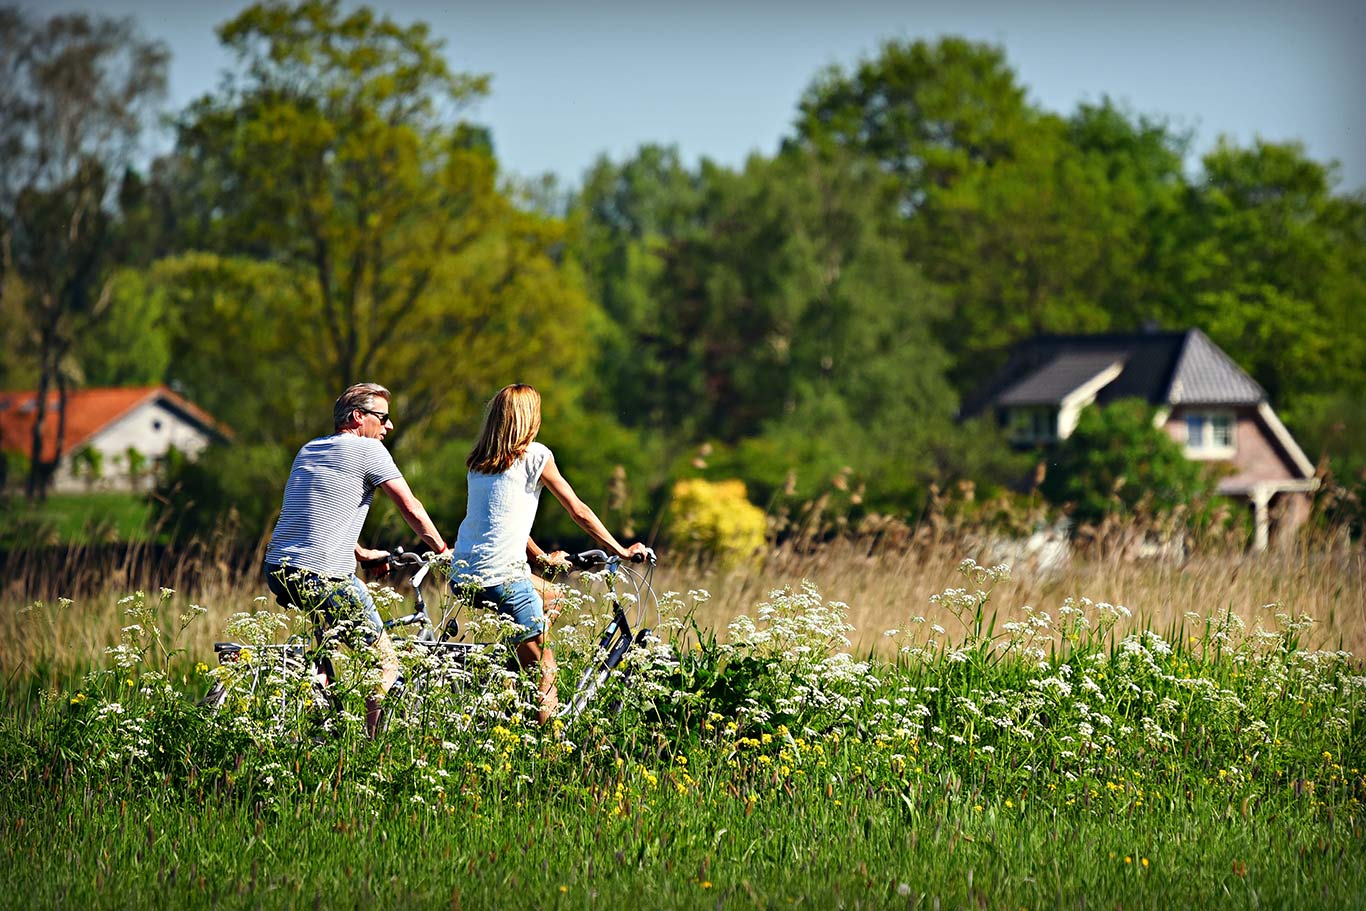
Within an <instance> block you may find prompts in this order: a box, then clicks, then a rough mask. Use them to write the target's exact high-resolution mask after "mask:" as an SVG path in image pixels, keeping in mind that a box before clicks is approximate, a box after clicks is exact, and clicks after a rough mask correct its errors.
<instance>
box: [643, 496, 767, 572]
mask: <svg viewBox="0 0 1366 911" xmlns="http://www.w3.org/2000/svg"><path fill="white" fill-rule="evenodd" d="M766 532H767V520H766V519H765V518H764V512H763V510H761V509H760V508H759V507H757V506H755V505H754V504H753V503H751V502H750V501H749V498H748V497H747V496H746V495H745V485H744V483H743V482H742V481H736V480H729V481H707V480H704V479H702V478H692V479H688V480H682V481H678V482H676V483H675V484H674V486H673V497H672V501H671V505H670V508H669V518H668V522H667V534H668V539H669V541H670V542H671V543H672V545H673V546H674V547H675V548H678V549H680V550H682V551H684V552H687V553H692V554H695V555H698V556H703V557H706V558H709V559H714V560H716V561H717V563H719V564H720V565H721V566H722V567H726V568H729V567H734V566H739V565H742V564H744V563H746V562H749V561H752V560H753V559H754V558H755V557H756V556H757V555H758V554H759V553H760V552H761V551H762V550H763V546H764V540H765V535H766Z"/></svg>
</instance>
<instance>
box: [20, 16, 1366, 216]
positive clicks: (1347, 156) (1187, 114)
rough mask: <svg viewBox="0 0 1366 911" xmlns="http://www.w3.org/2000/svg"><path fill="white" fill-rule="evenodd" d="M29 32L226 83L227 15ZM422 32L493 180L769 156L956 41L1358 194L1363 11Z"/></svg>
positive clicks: (486, 24) (1090, 97) (514, 23)
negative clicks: (872, 80)
mask: <svg viewBox="0 0 1366 911" xmlns="http://www.w3.org/2000/svg"><path fill="white" fill-rule="evenodd" d="M21 5H22V6H24V7H26V8H27V9H29V10H30V11H33V12H39V11H42V12H50V11H56V10H59V9H60V10H70V9H84V10H88V11H97V12H101V13H104V14H107V15H116V16H132V17H133V18H134V19H136V20H137V21H138V23H139V25H140V27H141V29H142V31H143V33H144V34H145V35H147V36H149V37H155V38H159V39H161V40H163V41H165V42H166V43H167V44H168V45H169V46H170V48H171V51H172V54H173V60H172V65H171V74H170V78H171V98H170V101H171V104H172V105H174V106H180V105H183V104H184V103H186V102H187V101H189V100H190V99H192V98H194V97H196V96H198V95H200V94H202V93H203V92H206V91H209V90H211V89H212V88H213V87H214V85H215V84H216V83H217V80H218V73H219V72H220V71H221V70H222V68H224V67H226V66H228V65H229V64H230V62H231V61H230V60H229V58H228V57H227V56H226V55H225V54H224V53H223V51H222V50H221V49H220V48H219V47H218V44H217V39H216V37H215V36H214V33H213V28H214V26H215V25H216V24H218V23H220V22H222V21H224V20H225V19H228V18H230V17H231V16H232V15H233V14H234V13H235V12H237V11H238V10H241V9H243V8H245V6H247V3H245V2H242V0H224V2H201V0H178V2H175V0H47V2H38V0H21ZM371 5H372V6H374V7H375V8H377V9H382V10H384V11H385V12H387V13H389V14H390V15H391V16H392V17H394V18H395V19H397V20H399V21H402V22H408V21H412V20H416V19H421V20H423V21H426V22H427V23H428V24H430V25H431V26H432V29H433V31H434V33H435V34H436V35H438V36H439V37H441V38H443V39H444V40H445V41H446V50H447V53H448V56H449V57H450V60H451V63H452V65H453V66H455V67H456V68H458V69H461V70H466V71H471V72H483V73H489V74H491V75H492V77H493V93H492V95H491V96H490V97H489V98H487V99H485V100H483V101H481V102H480V103H479V104H478V105H477V106H476V107H474V108H473V109H472V110H471V111H470V112H469V116H470V119H473V120H476V121H479V122H482V123H484V124H487V125H488V126H489V127H491V129H492V131H493V137H494V142H495V145H496V148H497V152H498V157H499V160H500V161H501V163H502V165H503V168H504V169H505V170H506V171H509V172H512V173H516V174H521V175H523V176H535V175H538V174H540V173H543V172H547V171H548V172H553V173H555V174H556V175H558V176H559V177H560V179H561V180H562V181H563V182H564V183H566V184H568V185H574V184H577V183H578V181H579V180H580V178H581V177H582V174H583V172H584V170H585V169H586V168H587V167H588V166H589V165H590V164H592V162H593V160H594V159H595V158H596V157H597V156H598V155H600V154H604V153H605V154H607V155H609V156H611V157H613V158H616V159H620V158H623V157H625V156H627V155H630V154H631V153H632V152H633V151H634V150H635V149H636V148H637V147H638V146H639V145H640V144H641V143H645V142H656V143H665V144H668V143H673V144H677V145H678V147H679V149H680V150H681V152H682V154H683V156H684V158H685V160H686V161H688V162H689V163H694V162H696V161H697V160H698V159H699V158H700V157H703V156H705V157H708V158H711V159H713V160H715V161H718V162H721V163H723V164H728V165H739V164H741V163H743V161H744V159H745V157H746V156H747V155H748V154H749V153H751V152H756V151H757V152H761V153H764V154H771V153H773V152H774V151H775V150H776V149H777V147H778V144H779V142H780V141H781V138H782V137H783V136H784V135H786V134H788V133H789V131H790V124H791V122H792V119H793V116H794V112H795V109H796V104H797V101H798V99H799V98H800V96H801V93H802V91H803V89H804V88H805V87H806V86H807V85H808V84H809V83H810V81H811V79H812V77H813V76H814V75H815V74H816V73H817V71H818V70H820V69H821V68H822V67H824V66H826V65H829V64H840V65H843V66H850V65H852V64H854V63H855V62H857V60H858V59H859V58H860V57H862V56H868V55H872V54H874V53H876V51H877V49H878V47H879V45H880V44H881V43H882V42H883V41H885V40H887V39H892V38H896V39H915V38H922V37H923V38H930V39H932V38H935V37H938V36H940V35H945V34H958V35H964V36H966V37H968V38H971V39H974V40H981V41H989V42H992V43H994V44H999V45H1001V46H1003V47H1004V48H1005V51H1006V55H1007V58H1008V60H1009V61H1010V64H1011V66H1012V68H1013V69H1014V70H1015V72H1016V74H1017V76H1018V78H1019V81H1020V83H1021V84H1022V85H1024V86H1025V87H1026V89H1027V90H1028V92H1029V95H1030V98H1031V100H1032V101H1034V102H1035V103H1037V104H1040V105H1042V106H1043V107H1045V108H1047V109H1050V110H1054V111H1058V112H1060V113H1067V112H1070V111H1071V110H1073V109H1074V108H1075V106H1076V104H1077V103H1078V102H1080V101H1097V100H1099V99H1100V98H1101V97H1102V96H1104V95H1109V96H1110V97H1112V98H1114V99H1115V100H1116V101H1118V102H1120V103H1122V104H1124V105H1126V106H1127V107H1128V108H1129V109H1130V110H1132V111H1134V112H1138V113H1143V114H1149V115H1160V116H1165V117H1168V118H1170V119H1171V121H1172V122H1173V123H1174V124H1175V125H1177V126H1179V127H1183V128H1187V129H1192V130H1194V132H1195V146H1194V150H1195V152H1197V153H1198V152H1201V151H1204V150H1206V149H1208V148H1209V147H1211V146H1212V145H1213V144H1214V142H1215V140H1216V139H1217V137H1218V136H1220V135H1221V134H1222V135H1228V136H1230V137H1231V138H1232V139H1234V140H1235V141H1237V142H1239V143H1241V144H1248V143H1250V142H1252V141H1253V139H1254V137H1257V136H1261V137H1263V138H1265V139H1269V140H1274V141H1284V140H1292V139H1293V140H1299V141H1302V142H1303V143H1304V144H1305V146H1306V148H1307V150H1308V152H1309V154H1310V155H1311V156H1312V157H1314V158H1315V159H1318V160H1320V161H1328V160H1330V159H1336V160H1338V161H1339V162H1340V163H1341V172H1340V174H1341V177H1342V181H1341V184H1340V189H1343V190H1356V189H1366V103H1363V88H1366V53H1363V50H1362V49H1363V46H1366V3H1360V2H1357V3H1353V2H1348V0H1302V2H1297V3H1294V4H1291V3H1285V2H1268V0H1236V2H1211V0H1189V2H1173V0H1150V2H1145V3H1132V2H1130V3H1113V2H1103V0H1092V2H1081V0H1056V2H1042V3H1028V2H1024V0H1014V2H1010V0H958V2H951V0H915V2H912V0H903V2H893V0H844V2H839V0H789V2H782V3H780V2H774V0H760V2H745V0H731V2H720V0H687V2H677V0H675V2H668V3H657V2H650V0H635V2H628V0H585V2H579V3H574V2H570V0H560V2H553V0H504V2H496V0H489V2H485V3H477V2H467V0H452V2H440V0H393V2H387V3H384V2H378V3H372V4H371Z"/></svg>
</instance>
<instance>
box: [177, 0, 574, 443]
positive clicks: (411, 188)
mask: <svg viewBox="0 0 1366 911" xmlns="http://www.w3.org/2000/svg"><path fill="white" fill-rule="evenodd" d="M219 35H220V37H221V38H222V40H223V42H224V44H225V45H226V46H227V47H228V48H229V50H231V51H232V52H233V53H234V54H235V55H236V56H237V59H238V61H239V68H238V70H237V71H236V72H235V73H233V74H230V75H229V76H228V77H227V79H226V80H225V82H224V85H223V87H222V88H221V89H220V90H219V91H218V92H217V93H216V94H214V95H210V96H206V97H204V98H202V99H200V100H199V101H197V102H195V103H194V104H193V105H192V106H191V107H190V108H189V110H187V111H186V112H185V114H184V115H183V116H182V117H181V119H180V123H179V145H178V154H179V156H180V157H181V158H182V159H183V164H182V165H181V166H180V168H179V170H180V172H181V174H182V176H184V175H190V176H192V177H193V176H194V175H198V178H199V179H201V180H202V182H201V183H199V184H197V185H196V188H195V189H196V191H197V192H199V193H202V194H205V195H207V196H208V197H209V198H211V199H212V204H210V205H199V204H197V205H196V206H195V207H194V208H195V209H197V210H198V211H201V212H207V213H210V214H209V215H208V216H207V217H211V218H212V219H214V221H215V223H214V224H213V225H212V226H211V227H209V228H207V229H202V230H199V232H198V233H199V234H200V236H203V237H205V238H208V239H210V240H212V241H213V242H215V243H216V244H217V245H218V246H217V249H216V251H215V252H217V253H228V254H235V255H237V256H243V257H248V258H252V259H257V260H269V261H270V262H272V263H274V264H276V265H278V266H279V267H280V268H281V269H282V270H283V274H284V275H285V276H286V281H287V283H288V285H289V288H290V296H292V298H293V300H294V302H295V303H296V305H297V306H294V307H293V308H292V309H291V310H290V311H289V313H288V314H287V316H286V318H285V321H286V322H287V323H288V324H289V327H290V331H291V332H292V334H293V345H292V348H293V351H294V352H295V355H296V357H297V358H298V359H299V360H300V361H301V362H302V363H303V364H304V365H305V367H306V369H307V371H308V373H307V375H308V378H309V380H310V381H311V383H312V385H313V388H314V390H315V392H314V393H313V395H312V396H311V398H314V399H317V398H321V397H322V396H324V395H328V394H330V395H335V392H336V390H337V389H340V388H343V387H344V386H346V385H348V384H350V383H352V382H355V381H356V380H357V379H359V378H368V377H382V378H383V379H384V381H385V382H386V384H389V385H391V386H393V388H394V389H395V390H396V392H397V393H398V396H399V399H398V404H399V406H400V408H399V410H398V411H397V412H396V414H402V415H403V417H404V418H405V423H404V424H403V425H401V426H400V428H399V433H400V434H402V433H404V432H409V431H411V430H412V429H413V428H414V427H415V426H421V425H425V426H427V427H428V429H430V430H436V431H440V430H442V429H444V428H446V427H449V426H451V425H452V424H453V423H455V422H457V421H465V420H468V419H470V417H471V416H472V415H473V414H474V413H476V412H477V407H478V403H480V402H482V401H483V400H484V399H486V398H487V397H488V395H489V393H490V386H491V385H492V384H493V383H494V382H501V381H505V379H504V378H505V377H507V376H508V375H511V374H521V375H523V376H526V377H527V378H528V379H532V378H534V377H543V378H550V377H557V376H558V377H560V378H565V377H571V378H572V377H573V376H575V374H576V370H577V368H576V366H575V365H576V364H578V363H581V362H582V360H583V357H584V355H583V346H582V345H581V344H579V343H578V342H579V340H580V339H581V338H582V337H583V334H584V329H583V328H582V327H583V324H584V322H585V321H586V319H587V314H588V313H589V311H590V310H591V307H590V305H589V304H588V302H587V300H586V298H585V297H584V296H583V294H582V293H581V291H580V290H578V288H577V287H576V285H575V283H574V282H573V280H572V276H569V275H566V273H564V272H563V271H562V270H561V269H560V267H559V264H558V262H557V259H556V253H557V250H558V249H559V247H560V245H561V244H562V243H563V234H564V228H563V225H561V224H560V223H558V222H555V221H553V220H550V219H546V218H543V217H540V216H538V215H535V214H533V213H529V212H526V211H522V210H521V209H519V208H518V207H517V206H515V205H514V204H513V202H512V201H511V200H510V199H509V198H508V197H507V196H505V195H504V194H502V193H501V192H499V190H498V187H497V166H496V162H495V161H494V159H493V157H492V153H491V149H490V148H489V142H488V137H487V134H486V132H485V131H483V130H480V129H477V128H474V127H471V126H469V125H468V124H464V123H460V122H458V121H455V120H454V119H453V115H454V114H455V113H456V112H457V111H458V110H459V109H460V108H461V107H462V106H463V105H465V104H467V103H468V102H470V101H472V100H473V99H475V98H477V97H479V96H481V95H482V94H484V93H485V92H486V90H487V78H486V77H483V76H471V75H465V74H461V73H456V72H453V71H451V70H450V69H449V67H448V66H447V64H446V62H445V60H444V58H443V57H442V55H441V44H440V42H438V41H436V40H434V39H433V38H432V37H431V36H430V34H429V32H428V29H427V27H426V26H425V25H422V24H416V25H412V26H407V27H404V26H400V25H398V24H395V23H394V22H393V21H391V20H390V19H388V18H387V17H383V18H382V17H378V16H376V14H375V13H373V12H372V11H370V10H369V9H365V8H361V9H357V10H356V11H354V12H351V13H346V14H343V13H342V12H341V11H340V7H339V3H338V2H336V0H305V2H302V3H299V4H298V5H296V6H288V5H285V4H282V3H262V4H258V5H256V6H253V7H251V8H249V9H248V10H246V11H245V12H243V13H242V14H241V15H239V16H238V17H237V18H235V19H233V20H232V21H230V22H228V23H226V24H225V25H223V26H222V27H220V29H219ZM457 364H458V365H459V369H455V370H453V369H452V365H457ZM532 381H534V379H532ZM494 388H496V386H494Z"/></svg>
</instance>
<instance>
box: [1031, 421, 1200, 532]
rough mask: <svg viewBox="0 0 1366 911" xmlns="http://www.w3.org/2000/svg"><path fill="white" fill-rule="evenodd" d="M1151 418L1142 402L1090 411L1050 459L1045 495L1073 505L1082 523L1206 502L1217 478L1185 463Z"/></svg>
mask: <svg viewBox="0 0 1366 911" xmlns="http://www.w3.org/2000/svg"><path fill="white" fill-rule="evenodd" d="M1153 417H1154V412H1153V409H1152V407H1151V406H1150V405H1148V403H1147V402H1144V401H1142V400H1140V399H1125V400H1122V401H1119V402H1115V403H1113V404H1111V405H1108V406H1106V407H1105V408H1097V407H1091V408H1087V409H1086V410H1084V411H1083V412H1082V413H1081V419H1080V420H1079V421H1078V422H1077V429H1076V430H1075V431H1073V432H1072V435H1071V436H1070V437H1068V438H1067V439H1066V440H1065V441H1063V442H1062V443H1061V444H1060V445H1059V446H1058V449H1057V451H1056V452H1055V453H1054V455H1053V457H1052V458H1051V459H1049V462H1048V470H1047V473H1046V475H1045V476H1044V480H1043V485H1042V490H1043V494H1044V496H1046V497H1048V499H1049V500H1051V501H1053V502H1054V503H1058V504H1062V503H1070V504H1071V505H1072V507H1073V515H1074V516H1075V518H1076V519H1077V521H1078V522H1096V521H1099V520H1100V519H1102V518H1104V517H1105V516H1106V515H1109V514H1112V513H1118V514H1121V515H1133V514H1135V513H1136V512H1139V511H1140V510H1142V511H1146V512H1147V513H1148V514H1151V515H1156V516H1166V515H1170V514H1171V513H1172V512H1173V511H1174V510H1176V509H1177V508H1178V507H1182V508H1186V507H1192V506H1202V505H1203V504H1205V503H1208V502H1209V500H1210V498H1211V497H1213V495H1214V489H1215V486H1216V483H1217V482H1216V478H1215V477H1214V474H1213V472H1211V471H1210V470H1209V468H1208V467H1207V466H1206V465H1204V464H1202V463H1200V462H1194V461H1191V460H1190V459H1188V458H1186V454H1185V453H1184V452H1183V451H1182V449H1181V446H1180V444H1178V443H1177V442H1176V441H1175V440H1173V439H1172V438H1171V437H1170V436H1169V435H1167V434H1166V433H1165V432H1164V431H1163V430H1162V429H1161V428H1159V427H1156V426H1155V425H1154V423H1153Z"/></svg>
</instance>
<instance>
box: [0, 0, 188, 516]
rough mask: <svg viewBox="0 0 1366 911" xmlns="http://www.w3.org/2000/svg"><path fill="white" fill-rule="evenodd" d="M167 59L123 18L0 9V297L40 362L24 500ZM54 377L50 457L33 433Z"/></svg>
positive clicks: (40, 485) (100, 277)
mask: <svg viewBox="0 0 1366 911" xmlns="http://www.w3.org/2000/svg"><path fill="white" fill-rule="evenodd" d="M166 61H167V52H166V49H165V48H164V47H163V46H162V45H161V44H159V43H157V42H147V41H143V40H142V39H140V38H139V37H138V36H137V34H136V32H135V30H134V28H133V26H132V24H131V23H130V22H128V21H116V20H111V19H104V18H99V17H90V16H86V15H83V14H75V15H62V16H55V17H53V18H51V19H49V20H47V21H46V22H34V21H31V20H29V19H28V18H26V17H25V16H24V15H23V14H22V13H21V12H19V11H18V10H15V9H12V8H8V7H7V8H3V9H0V272H2V273H3V275H0V293H5V292H6V291H13V290H15V289H17V288H22V291H23V293H24V295H25V304H26V306H25V308H24V309H25V317H26V319H27V322H28V327H29V331H30V333H31V336H32V350H33V356H34V359H35V360H36V362H37V370H36V373H37V392H38V396H37V410H36V412H35V416H34V417H35V419H34V425H33V435H32V442H31V453H32V455H31V459H30V472H29V481H28V493H29V496H30V497H35V496H40V495H42V494H43V493H45V491H46V488H47V481H48V479H49V477H50V475H51V473H52V471H53V469H54V468H55V466H56V464H57V463H58V462H59V461H60V459H61V446H62V440H63V436H64V434H63V432H62V431H63V429H64V423H65V416H66V397H67V392H68V390H69V388H70V386H71V384H72V383H73V382H75V381H76V380H77V379H78V378H79V365H78V364H76V363H75V362H74V360H73V358H72V353H73V345H74V342H75V339H76V337H77V335H78V334H79V333H80V332H81V331H82V330H83V329H84V328H85V327H87V326H88V325H90V324H91V323H93V322H94V321H96V320H97V319H98V318H99V316H100V314H101V313H102V312H103V310H104V308H105V306H106V305H107V303H108V294H109V286H108V284H107V279H106V271H107V263H108V256H107V254H108V249H107V245H106V238H107V236H108V233H109V223H110V214H109V210H108V204H109V195H110V179H109V175H110V174H116V173H119V172H120V170H121V165H122V163H123V162H124V161H126V160H127V158H128V156H129V155H130V153H131V151H132V149H133V146H134V143H135V141H136V139H137V137H138V135H139V133H140V131H141V128H142V126H143V124H144V121H145V118H146V117H147V115H148V114H149V113H150V112H151V110H152V108H153V107H154V106H155V105H156V104H157V103H158V102H159V101H160V99H161V98H162V96H163V95H164V92H165V84H166V77H165V73H166ZM11 274H13V275H14V276H15V277H17V278H18V279H19V280H20V281H21V284H18V285H16V284H15V283H12V282H10V281H9V280H8V278H9V276H10V275H11ZM54 384H55V385H56V387H57V391H58V398H57V421H58V433H57V451H56V452H55V453H54V455H53V457H52V459H50V460H49V459H44V457H43V451H42V440H43V437H44V431H45V428H46V424H47V420H48V393H49V391H50V389H51V388H52V386H53V385H54Z"/></svg>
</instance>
